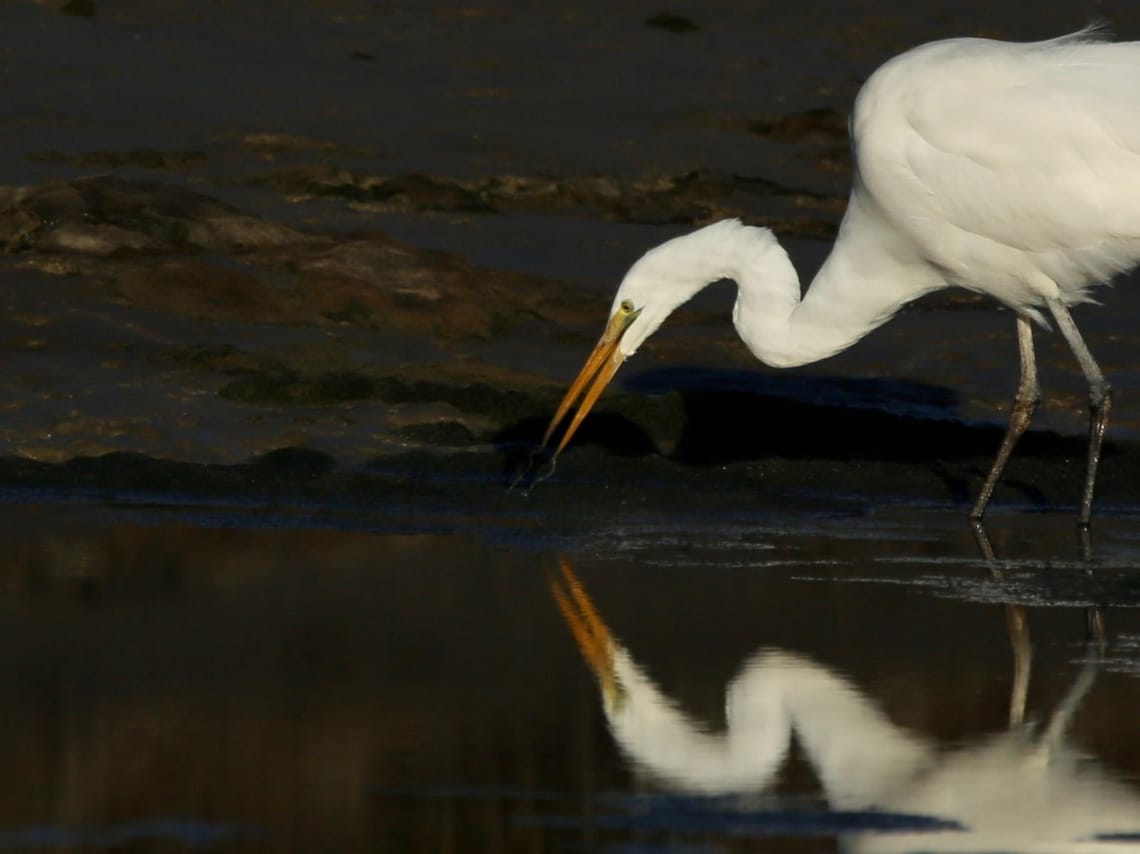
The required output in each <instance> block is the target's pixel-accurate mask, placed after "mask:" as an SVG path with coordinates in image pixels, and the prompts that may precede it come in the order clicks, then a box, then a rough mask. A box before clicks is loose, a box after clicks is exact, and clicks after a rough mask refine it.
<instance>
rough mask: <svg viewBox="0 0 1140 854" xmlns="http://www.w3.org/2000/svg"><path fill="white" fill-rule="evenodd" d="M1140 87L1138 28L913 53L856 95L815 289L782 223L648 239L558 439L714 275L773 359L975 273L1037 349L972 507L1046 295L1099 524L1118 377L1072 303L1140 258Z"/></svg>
mask: <svg viewBox="0 0 1140 854" xmlns="http://www.w3.org/2000/svg"><path fill="white" fill-rule="evenodd" d="M1138 92H1140V42H1115V43H1114V42H1106V41H1104V40H1102V39H1101V38H1100V37H1099V36H1098V34H1097V32H1096V31H1095V30H1091V29H1090V30H1084V31H1082V32H1079V33H1075V34H1073V35H1069V36H1065V37H1062V38H1057V39H1053V40H1050V41H1044V42H1035V43H1029V44H1015V43H1010V42H1001V41H991V40H987V39H973V38H964V39H951V40H947V41H939V42H933V43H931V44H927V45H923V46H921V47H917V48H915V49H913V50H910V51H908V52H907V53H904V54H902V55H900V56H898V57H895V58H894V59H892V60H890V61H889V62H887V63H886V64H885V65H883V66H882V67H881V68H879V69H878V70H877V71H876V72H875V73H874V74H873V75H872V76H871V77H870V79H868V80H867V82H866V84H865V85H864V86H863V88H862V90H861V91H860V92H859V95H858V97H857V98H856V101H855V107H854V110H853V112H852V115H851V121H850V130H851V145H852V149H853V154H854V166H855V169H854V173H855V180H854V186H853V189H852V191H851V196H850V199H849V202H848V206H847V211H846V213H845V214H844V217H843V221H842V223H841V224H840V227H839V233H838V237H837V238H836V240H835V245H834V246H833V248H832V250H831V253H830V255H829V256H828V258H827V260H826V261H825V262H824V264H823V266H822V267H821V268H820V270H819V272H818V274H817V275H816V277H815V280H814V281H813V282H812V284H811V286H810V287H809V288H808V289H807V291H806V293H802V294H801V287H800V280H799V277H798V275H797V274H796V271H795V268H794V267H793V266H792V264H791V262H790V261H789V260H788V256H787V254H786V253H785V252H784V250H783V249H782V248H781V247H780V245H779V243H778V242H777V240H776V238H775V236H774V235H773V234H772V232H771V231H770V230H768V229H766V228H756V227H752V226H747V225H743V224H741V223H740V222H739V221H737V220H725V221H722V222H718V223H715V224H713V225H709V226H706V227H705V228H701V229H699V230H698V231H695V232H693V233H691V234H688V235H686V236H683V237H678V238H676V239H674V240H670V241H668V242H667V243H665V244H663V245H661V246H658V247H657V248H655V249H652V250H650V251H649V252H648V253H646V254H645V255H644V256H643V257H642V258H641V259H640V260H638V261H637V262H636V263H635V264H634V265H633V267H632V268H631V269H630V270H629V272H628V273H627V274H626V276H625V278H624V280H623V281H622V283H621V286H620V287H619V288H618V292H617V296H616V297H615V298H614V302H613V307H612V310H611V315H610V319H609V321H608V323H607V324H606V328H605V332H604V333H603V335H602V337H601V340H600V341H599V342H598V344H597V346H596V348H595V349H594V351H593V353H592V354H591V355H590V357H589V359H588V360H587V362H586V365H585V366H584V367H583V369H582V371H581V372H580V373H579V375H578V377H577V379H575V380H574V382H573V384H572V385H571V388H570V390H569V392H568V393H567V395H566V397H565V399H564V400H563V401H562V404H561V405H560V406H559V408H558V411H557V413H556V414H555V416H554V418H553V419H552V420H551V423H550V427H549V428H548V430H547V432H546V435H545V437H544V438H543V443H542V444H543V446H546V445H547V444H548V443H549V442H550V439H551V437H552V436H553V434H554V432H555V431H556V429H557V427H558V425H559V424H560V423H561V422H562V421H563V419H564V418H565V416H566V414H567V412H568V411H569V409H570V407H571V406H572V405H573V403H574V402H575V400H576V399H577V398H578V397H579V395H581V396H582V400H581V402H580V404H579V406H578V411H577V413H576V414H575V416H574V419H573V420H572V421H571V422H570V424H569V426H568V427H567V429H566V431H565V433H564V435H563V436H562V438H561V441H560V442H559V444H558V446H557V448H556V449H555V451H554V456H555V457H557V455H558V454H559V453H560V452H561V451H562V449H563V448H564V447H565V446H566V443H567V442H569V440H570V437H571V436H572V435H573V434H574V431H575V430H576V429H577V427H578V425H579V424H580V423H581V421H582V419H583V418H584V417H585V416H586V413H587V412H588V411H589V410H590V408H591V406H593V404H594V402H595V401H596V400H597V398H598V396H599V395H600V394H601V392H602V390H603V389H604V388H605V386H606V384H607V383H608V382H609V381H610V380H611V379H612V378H613V376H614V374H615V373H616V372H617V370H618V368H619V367H620V365H621V364H622V362H623V361H625V360H626V359H627V358H629V357H630V356H632V355H633V354H634V353H636V352H637V350H638V348H639V347H640V346H641V345H642V344H643V343H644V342H645V340H646V339H647V338H648V337H649V336H650V335H651V334H652V333H653V332H654V331H655V330H656V329H657V328H658V327H659V326H660V325H661V324H662V322H663V321H664V320H665V319H666V318H667V317H668V316H669V314H670V313H671V312H672V311H674V310H675V309H676V308H677V307H678V306H680V305H681V304H682V303H684V302H686V301H687V300H688V299H690V298H691V297H692V296H693V295H694V294H696V293H697V292H698V291H700V290H701V289H702V288H704V287H705V286H706V285H708V284H710V283H712V282H714V281H718V280H720V279H732V280H734V281H735V282H736V284H737V286H738V289H739V290H738V295H737V299H736V305H735V308H734V309H733V313H732V319H733V323H734V324H735V326H736V330H737V332H738V333H739V334H740V337H741V338H742V339H743V340H744V343H745V344H746V345H747V346H748V349H749V350H750V351H751V352H752V354H753V355H755V356H756V358H758V359H759V360H760V361H762V362H764V363H766V364H768V365H771V366H773V367H793V366H796V365H803V364H807V363H809V362H815V361H817V360H819V359H824V358H827V357H828V356H832V355H834V354H836V353H838V352H840V351H842V350H844V349H846V348H848V347H850V346H851V345H852V344H854V343H855V342H856V341H858V340H859V339H861V338H862V337H863V336H864V335H866V334H867V333H868V332H870V331H871V330H873V329H876V328H877V327H879V326H880V325H882V324H883V323H885V322H886V321H887V320H889V319H890V318H891V317H892V316H893V315H894V314H895V313H896V312H897V311H898V310H899V309H900V308H902V307H903V306H904V305H906V304H907V303H909V302H911V301H913V300H915V299H917V298H918V297H921V296H923V295H924V294H927V293H930V292H931V291H935V290H938V289H940V288H945V287H951V286H958V287H963V288H968V289H970V290H973V291H977V292H979V293H983V294H987V295H989V296H991V297H993V298H994V299H995V300H997V301H998V302H999V303H1001V304H1003V305H1005V306H1006V307H1008V308H1010V309H1012V310H1013V311H1014V312H1015V314H1016V323H1017V337H1018V343H1019V349H1020V354H1021V380H1020V383H1019V384H1018V387H1017V393H1016V395H1015V397H1014V399H1013V407H1012V412H1011V416H1010V422H1009V428H1008V430H1007V431H1006V434H1005V438H1004V440H1003V441H1002V443H1001V446H1000V449H999V451H998V453H997V457H996V458H995V460H994V463H993V466H992V467H991V468H990V471H989V474H988V475H987V477H986V479H985V481H984V483H983V485H982V488H981V491H980V493H979V495H978V499H977V501H976V503H975V504H974V506H973V509H972V511H971V513H970V516H971V518H973V519H980V518H981V517H982V515H983V514H984V512H985V510H986V505H987V504H988V503H989V500H990V496H991V495H992V494H993V490H994V487H995V485H996V484H997V481H998V479H999V478H1000V476H1001V473H1002V469H1003V468H1004V466H1005V463H1006V461H1007V460H1008V458H1009V455H1010V452H1011V451H1012V450H1013V448H1014V445H1015V444H1016V443H1017V441H1018V439H1019V438H1020V436H1021V435H1022V433H1024V432H1025V430H1026V428H1027V427H1028V425H1029V421H1030V418H1031V417H1032V415H1033V412H1034V410H1035V409H1036V407H1037V404H1038V402H1039V399H1040V392H1039V388H1038V382H1037V369H1036V362H1035V358H1034V352H1033V326H1034V323H1037V324H1041V325H1046V319H1045V316H1044V315H1045V314H1046V313H1047V314H1048V315H1050V316H1051V317H1052V319H1053V321H1054V322H1055V323H1056V325H1057V328H1058V329H1059V330H1060V331H1061V334H1062V335H1063V336H1064V338H1065V340H1066V342H1067V343H1068V345H1069V347H1070V348H1071V349H1072V351H1073V354H1074V355H1075V356H1076V359H1077V363H1078V364H1079V365H1080V368H1081V371H1082V372H1083V373H1084V376H1085V378H1086V379H1087V381H1088V384H1089V399H1090V408H1091V413H1090V428H1089V447H1088V461H1087V468H1086V475H1085V481H1084V488H1083V491H1082V494H1081V503H1080V511H1079V516H1078V522H1079V523H1080V524H1081V525H1087V524H1088V523H1089V520H1090V518H1091V511H1092V498H1093V486H1094V483H1095V481H1096V470H1097V464H1098V462H1099V459H1100V450H1101V442H1102V439H1103V437H1104V429H1105V424H1106V422H1107V419H1108V414H1109V407H1110V404H1111V395H1110V388H1109V384H1108V382H1106V380H1105V378H1104V375H1103V374H1102V372H1101V370H1100V368H1099V367H1098V366H1097V363H1096V362H1095V361H1094V359H1093V357H1092V355H1091V354H1090V353H1089V349H1088V347H1087V346H1086V345H1085V342H1084V340H1083V339H1082V338H1081V335H1080V333H1079V332H1078V331H1077V327H1076V324H1075V323H1074V322H1073V319H1072V317H1071V316H1070V314H1069V307H1070V306H1072V305H1074V304H1076V303H1081V302H1087V301H1090V296H1089V290H1090V288H1092V287H1093V286H1095V285H1097V284H1101V283H1105V282H1108V281H1110V280H1111V279H1112V277H1113V276H1115V275H1116V274H1118V273H1121V272H1124V271H1126V270H1129V269H1131V268H1133V267H1134V266H1136V264H1137V263H1138V262H1140V101H1138V99H1137V93H1138Z"/></svg>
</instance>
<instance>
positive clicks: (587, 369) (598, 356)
mask: <svg viewBox="0 0 1140 854" xmlns="http://www.w3.org/2000/svg"><path fill="white" fill-rule="evenodd" d="M639 314H641V309H639V308H637V309H635V308H634V307H633V303H632V302H631V301H630V300H624V301H623V302H622V303H621V305H619V306H618V309H617V311H616V312H614V314H613V317H611V318H610V322H609V323H607V324H606V330H605V332H603V333H602V337H601V338H600V339H598V343H597V345H596V346H595V347H594V350H593V352H592V353H590V356H589V358H587V359H586V364H585V365H583V366H582V370H581V371H579V372H578V376H577V377H575V378H574V382H573V383H572V384H571V385H570V390H569V391H568V392H566V396H565V397H564V398H562V402H561V403H560V404H559V405H558V411H557V412H555V413H554V417H553V418H552V419H550V426H548V427H547V428H546V433H545V434H544V435H543V437H542V444H541V445H540V449H542V448H546V446H547V444H548V443H549V442H550V439H551V437H553V436H554V434H555V432H557V430H558V426H559V425H560V424H561V423H562V422H563V420H564V419H565V418H566V414H567V413H568V412H569V411H570V407H572V406H573V405H574V403H575V401H577V400H578V399H579V397H581V402H579V403H578V411H577V412H575V413H574V417H573V418H572V419H571V421H570V424H569V426H568V427H567V428H566V431H565V432H564V433H563V434H562V438H561V440H559V442H558V447H557V448H555V450H554V454H553V455H552V456H551V462H552V463H553V462H554V461H555V460H557V459H558V455H559V454H561V453H562V449H563V448H565V447H566V445H567V444H569V442H570V439H571V437H572V436H573V435H574V433H575V432H577V430H578V427H579V426H580V425H581V424H582V420H583V419H584V418H585V417H586V415H587V414H588V413H589V411H590V410H591V409H592V408H593V406H594V404H595V403H597V401H598V398H599V397H600V396H601V394H602V392H603V391H604V390H605V388H606V386H607V385H609V384H610V380H612V379H613V378H614V375H615V374H616V373H617V372H618V368H620V367H621V364H622V362H624V361H625V356H623V355H622V354H621V351H620V350H618V344H620V343H621V339H622V336H623V335H624V334H625V331H626V330H627V329H629V326H630V324H631V323H633V321H634V320H636V319H637V316H638V315H639Z"/></svg>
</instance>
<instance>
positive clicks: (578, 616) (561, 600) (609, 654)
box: [550, 560, 625, 707]
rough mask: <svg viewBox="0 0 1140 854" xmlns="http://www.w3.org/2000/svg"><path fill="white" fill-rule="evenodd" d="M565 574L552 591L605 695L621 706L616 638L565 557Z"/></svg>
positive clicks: (553, 581)
mask: <svg viewBox="0 0 1140 854" xmlns="http://www.w3.org/2000/svg"><path fill="white" fill-rule="evenodd" d="M561 568H562V577H561V578H558V577H552V578H551V579H550V591H551V593H553V594H554V599H555V601H556V602H557V603H558V608H559V610H560V611H562V616H563V618H564V619H565V620H566V625H567V626H569V627H570V631H571V633H572V634H573V635H574V640H576V641H577V642H578V649H579V650H580V651H581V653H582V657H583V658H585V659H586V664H588V665H589V667H590V670H592V671H593V673H594V676H595V677H597V680H598V684H599V685H601V688H602V694H603V695H604V696H605V698H606V700H607V701H608V702H609V703H611V704H612V705H613V706H614V707H620V705H621V702H622V700H623V699H624V696H625V694H624V691H623V689H622V686H621V683H620V682H619V681H618V678H617V673H616V672H615V668H614V639H613V635H611V634H610V630H609V628H608V627H607V626H606V624H605V622H604V621H603V620H602V618H601V615H599V614H598V611H597V609H596V608H595V607H594V603H593V602H592V601H590V597H589V596H587V595H586V591H585V590H584V589H583V588H582V582H580V581H579V580H578V576H577V575H575V574H574V570H572V569H571V568H570V564H568V563H567V562H566V561H565V560H563V561H561Z"/></svg>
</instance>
